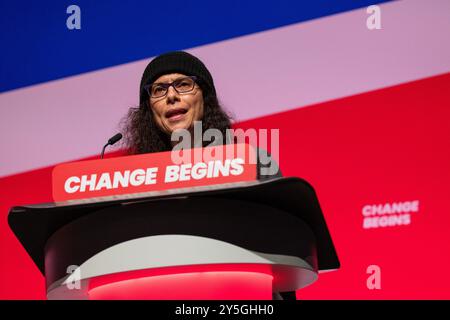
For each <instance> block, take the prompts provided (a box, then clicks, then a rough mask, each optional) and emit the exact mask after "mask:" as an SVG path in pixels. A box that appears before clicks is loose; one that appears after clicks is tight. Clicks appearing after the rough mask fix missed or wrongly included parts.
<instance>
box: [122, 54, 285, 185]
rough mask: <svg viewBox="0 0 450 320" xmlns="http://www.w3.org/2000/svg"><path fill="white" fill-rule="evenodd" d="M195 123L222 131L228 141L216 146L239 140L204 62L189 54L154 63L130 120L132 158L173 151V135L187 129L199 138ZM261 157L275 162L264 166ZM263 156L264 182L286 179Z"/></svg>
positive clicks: (164, 56) (128, 136) (128, 134)
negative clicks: (271, 171)
mask: <svg viewBox="0 0 450 320" xmlns="http://www.w3.org/2000/svg"><path fill="white" fill-rule="evenodd" d="M195 121H201V125H202V130H203V132H205V131H206V130H208V129H217V130H219V131H220V132H221V133H222V137H223V141H214V145H218V144H226V143H227V142H228V143H229V142H232V141H234V137H230V129H231V119H230V117H229V116H228V115H227V113H226V112H225V111H224V110H223V108H222V107H221V106H220V104H219V101H218V98H217V93H216V88H215V86H214V81H213V78H212V76H211V73H210V72H209V71H208V69H207V68H206V66H205V65H204V64H203V62H202V61H200V59H198V58H197V57H195V56H193V55H191V54H189V53H187V52H184V51H174V52H169V53H165V54H162V55H160V56H158V57H156V58H154V59H153V60H152V61H151V62H150V63H149V64H148V65H147V67H146V68H145V70H144V73H143V75H142V78H141V83H140V87H139V106H138V107H135V108H130V110H129V112H128V114H127V116H126V118H125V119H124V129H123V133H124V135H125V139H124V140H125V146H126V148H127V149H128V150H129V151H130V153H131V154H140V153H148V152H163V151H170V150H172V147H173V146H174V144H175V143H174V142H172V141H171V134H172V133H173V132H174V131H176V130H178V129H186V130H189V131H191V136H192V137H194V135H193V132H192V131H193V127H194V122H195ZM193 143H194V141H193ZM201 145H202V146H203V147H205V146H207V145H211V142H209V141H202V142H201ZM261 152H264V158H265V159H266V160H267V159H268V160H269V161H264V163H262V161H260V159H261V158H262V157H261V156H260V153H261ZM257 154H258V163H257V164H258V170H257V171H258V178H259V179H260V180H266V179H271V178H278V177H281V172H280V170H279V168H278V165H277V164H276V163H275V161H273V160H271V158H270V156H269V155H268V154H267V153H266V152H265V151H264V150H261V149H258V152H257ZM269 166H271V167H272V168H274V167H275V170H274V174H260V173H261V168H263V167H269Z"/></svg>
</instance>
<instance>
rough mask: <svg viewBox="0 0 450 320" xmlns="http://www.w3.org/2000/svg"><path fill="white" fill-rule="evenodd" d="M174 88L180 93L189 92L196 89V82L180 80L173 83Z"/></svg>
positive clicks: (186, 79)
mask: <svg viewBox="0 0 450 320" xmlns="http://www.w3.org/2000/svg"><path fill="white" fill-rule="evenodd" d="M173 86H174V87H175V89H177V91H178V92H179V93H184V92H189V91H191V90H192V89H194V86H195V82H194V80H192V79H191V78H182V79H178V80H176V81H175V82H174V83H173Z"/></svg>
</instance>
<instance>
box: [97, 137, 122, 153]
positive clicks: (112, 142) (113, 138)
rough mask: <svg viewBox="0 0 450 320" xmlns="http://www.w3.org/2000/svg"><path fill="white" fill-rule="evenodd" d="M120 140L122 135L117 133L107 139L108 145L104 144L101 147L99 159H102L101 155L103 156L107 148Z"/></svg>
mask: <svg viewBox="0 0 450 320" xmlns="http://www.w3.org/2000/svg"><path fill="white" fill-rule="evenodd" d="M120 139H122V134H121V133H120V132H119V133H117V134H116V135H114V136H112V137H111V138H109V140H108V143H106V144H105V145H104V146H103V149H102V154H101V156H100V159H103V155H104V154H105V149H106V147H107V146H112V145H113V144H114V143H116V142H117V141H119V140H120Z"/></svg>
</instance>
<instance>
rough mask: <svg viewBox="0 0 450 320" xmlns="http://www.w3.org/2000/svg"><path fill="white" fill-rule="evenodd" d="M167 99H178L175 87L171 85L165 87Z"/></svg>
mask: <svg viewBox="0 0 450 320" xmlns="http://www.w3.org/2000/svg"><path fill="white" fill-rule="evenodd" d="M166 98H167V101H177V100H179V98H180V97H179V93H178V92H177V91H176V90H175V88H174V87H173V86H170V87H169V88H168V89H167V96H166Z"/></svg>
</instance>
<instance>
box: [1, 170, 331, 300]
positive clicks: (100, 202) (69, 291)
mask: <svg viewBox="0 0 450 320" xmlns="http://www.w3.org/2000/svg"><path fill="white" fill-rule="evenodd" d="M8 223H9V225H10V227H11V229H12V230H13V232H14V234H15V235H16V237H17V238H18V239H19V241H20V242H21V244H22V245H23V247H24V248H25V250H26V251H27V253H28V254H29V256H30V257H31V258H32V260H33V261H34V263H35V264H36V266H37V267H38V268H39V270H40V271H41V272H42V274H43V275H45V280H46V290H47V298H48V299H266V298H267V299H271V297H272V292H284V291H295V290H298V289H301V288H303V287H305V286H308V285H310V284H312V283H313V282H314V281H316V280H317V278H318V272H319V271H325V270H335V269H338V268H339V259H338V257H337V254H336V251H335V248H334V245H333V242H332V239H331V237H330V234H329V230H328V228H327V225H326V222H325V220H324V217H323V214H322V211H321V208H320V205H319V202H318V199H317V196H316V194H315V191H314V189H313V188H312V186H311V185H310V184H309V183H308V182H306V181H305V180H303V179H300V178H277V179H273V180H268V181H251V182H238V183H231V184H223V185H217V186H205V187H195V188H185V189H178V190H165V191H159V192H147V193H139V194H131V195H119V196H112V197H102V198H98V199H95V198H94V199H87V200H73V201H66V202H60V203H48V204H40V205H27V206H17V207H13V208H11V210H10V212H9V215H8ZM183 292H184V294H183Z"/></svg>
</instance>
